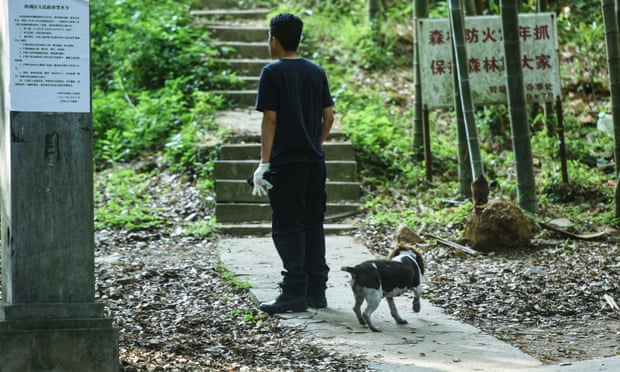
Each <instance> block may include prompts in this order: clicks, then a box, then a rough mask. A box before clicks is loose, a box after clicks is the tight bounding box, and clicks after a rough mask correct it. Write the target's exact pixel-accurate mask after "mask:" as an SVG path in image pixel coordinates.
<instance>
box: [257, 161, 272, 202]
mask: <svg viewBox="0 0 620 372" xmlns="http://www.w3.org/2000/svg"><path fill="white" fill-rule="evenodd" d="M268 170H269V163H260V164H258V168H256V170H255V171H254V189H253V190H252V195H254V196H265V195H267V190H269V189H271V188H272V187H273V185H272V184H271V183H270V182H269V181H267V180H265V179H264V178H263V176H264V175H265V172H267V171H268Z"/></svg>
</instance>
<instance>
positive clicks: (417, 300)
mask: <svg viewBox="0 0 620 372" xmlns="http://www.w3.org/2000/svg"><path fill="white" fill-rule="evenodd" d="M413 295H414V298H413V311H414V312H416V313H419V312H420V297H422V286H417V287H415V288H414V289H413Z"/></svg>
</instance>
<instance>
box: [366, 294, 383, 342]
mask: <svg viewBox="0 0 620 372" xmlns="http://www.w3.org/2000/svg"><path fill="white" fill-rule="evenodd" d="M365 293H366V308H365V309H364V314H363V316H364V320H365V321H366V324H368V328H370V329H371V330H372V331H374V332H381V330H380V329H379V328H377V327H375V325H374V324H372V321H371V320H370V317H371V316H372V313H374V311H375V310H377V307H379V304H380V303H381V297H382V291H381V288H379V289H378V290H377V289H368V290H365Z"/></svg>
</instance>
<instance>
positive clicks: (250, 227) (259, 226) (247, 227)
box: [215, 223, 357, 236]
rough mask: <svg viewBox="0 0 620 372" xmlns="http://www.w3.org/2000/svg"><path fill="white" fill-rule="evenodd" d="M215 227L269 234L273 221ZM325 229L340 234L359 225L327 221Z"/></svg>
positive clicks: (228, 232) (230, 231) (237, 233)
mask: <svg viewBox="0 0 620 372" xmlns="http://www.w3.org/2000/svg"><path fill="white" fill-rule="evenodd" d="M215 229H216V231H217V233H218V234H220V235H232V236H244V235H252V236H267V235H269V234H270V233H271V223H230V224H228V223H221V224H220V223H218V224H217V225H216V226H215ZM323 229H324V230H325V234H326V235H338V234H344V233H348V232H351V231H354V230H357V226H355V225H353V224H349V223H333V224H329V223H326V224H324V225H323Z"/></svg>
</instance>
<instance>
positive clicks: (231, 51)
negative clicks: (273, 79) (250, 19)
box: [213, 41, 269, 68]
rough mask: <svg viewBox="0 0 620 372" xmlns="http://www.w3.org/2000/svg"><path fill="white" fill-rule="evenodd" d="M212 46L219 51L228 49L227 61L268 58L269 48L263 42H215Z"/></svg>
mask: <svg viewBox="0 0 620 372" xmlns="http://www.w3.org/2000/svg"><path fill="white" fill-rule="evenodd" d="M213 45H214V46H217V47H218V48H219V49H220V50H226V49H228V51H226V56H227V57H228V58H229V59H242V60H243V59H259V60H264V59H265V58H269V48H268V46H267V43H266V42H265V41H215V42H213ZM262 66H264V64H263V65H262ZM262 66H261V68H262Z"/></svg>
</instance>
